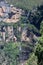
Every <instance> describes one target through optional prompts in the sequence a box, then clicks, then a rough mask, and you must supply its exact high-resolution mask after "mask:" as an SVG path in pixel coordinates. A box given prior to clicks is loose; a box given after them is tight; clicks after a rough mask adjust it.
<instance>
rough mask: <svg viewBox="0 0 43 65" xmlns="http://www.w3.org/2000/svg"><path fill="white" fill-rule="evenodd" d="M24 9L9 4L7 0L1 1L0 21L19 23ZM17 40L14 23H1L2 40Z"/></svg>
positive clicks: (0, 36) (0, 38)
mask: <svg viewBox="0 0 43 65" xmlns="http://www.w3.org/2000/svg"><path fill="white" fill-rule="evenodd" d="M21 14H22V9H19V8H16V7H14V6H13V5H12V4H11V5H9V4H8V3H7V2H6V1H3V0H2V1H0V23H2V22H5V23H8V24H9V23H17V22H18V21H19V20H20V17H21ZM13 39H14V41H17V38H16V37H15V35H14V30H13V25H7V26H5V25H0V41H6V42H8V41H10V40H12V41H13Z"/></svg>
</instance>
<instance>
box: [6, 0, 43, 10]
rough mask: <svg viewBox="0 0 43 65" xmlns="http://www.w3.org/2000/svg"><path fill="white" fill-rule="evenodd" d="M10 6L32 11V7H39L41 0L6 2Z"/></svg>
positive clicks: (13, 0) (12, 0) (10, 0)
mask: <svg viewBox="0 0 43 65" xmlns="http://www.w3.org/2000/svg"><path fill="white" fill-rule="evenodd" d="M6 1H8V2H9V3H10V4H13V5H14V6H16V7H20V8H23V9H27V10H29V9H32V8H33V7H34V6H37V5H40V4H41V3H42V2H43V0H6Z"/></svg>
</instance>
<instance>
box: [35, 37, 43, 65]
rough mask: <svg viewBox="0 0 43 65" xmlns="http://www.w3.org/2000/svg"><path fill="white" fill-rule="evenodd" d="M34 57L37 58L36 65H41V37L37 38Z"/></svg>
mask: <svg viewBox="0 0 43 65" xmlns="http://www.w3.org/2000/svg"><path fill="white" fill-rule="evenodd" d="M35 55H36V56H37V58H38V62H37V63H38V65H43V36H42V37H40V38H39V41H38V44H37V46H36V51H35Z"/></svg>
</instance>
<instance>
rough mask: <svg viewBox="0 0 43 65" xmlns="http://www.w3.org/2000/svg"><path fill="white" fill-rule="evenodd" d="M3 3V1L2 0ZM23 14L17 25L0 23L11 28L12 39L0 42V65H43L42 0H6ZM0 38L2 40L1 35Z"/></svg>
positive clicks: (0, 25) (0, 27)
mask: <svg viewBox="0 0 43 65" xmlns="http://www.w3.org/2000/svg"><path fill="white" fill-rule="evenodd" d="M2 1H3V0H2ZM7 1H8V3H9V4H13V5H14V6H15V7H17V8H21V9H22V10H23V13H22V15H21V17H20V20H19V21H18V22H17V23H5V22H3V21H1V22H0V29H2V30H0V31H1V32H3V30H4V28H3V27H4V26H5V27H6V29H7V27H8V26H11V27H13V35H15V37H14V39H13V37H12V39H10V41H8V42H6V39H7V38H8V36H9V35H8V33H7V32H8V30H6V29H5V30H6V31H7V32H6V38H5V40H4V41H3V39H2V41H0V65H43V0H7ZM0 37H1V38H2V36H1V34H0Z"/></svg>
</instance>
